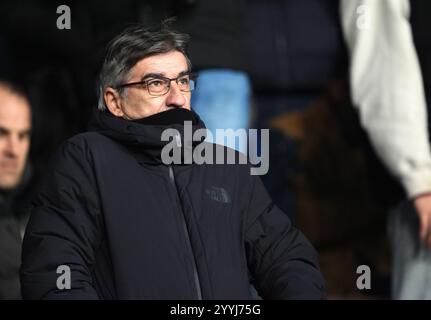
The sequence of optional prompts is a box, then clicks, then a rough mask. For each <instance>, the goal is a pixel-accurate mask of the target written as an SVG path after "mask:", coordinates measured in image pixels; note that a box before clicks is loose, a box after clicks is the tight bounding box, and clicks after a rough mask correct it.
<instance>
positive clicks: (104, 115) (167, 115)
mask: <svg viewBox="0 0 431 320" xmlns="http://www.w3.org/2000/svg"><path fill="white" fill-rule="evenodd" d="M184 121H191V124H192V133H194V132H195V131H196V130H198V129H205V124H204V123H203V122H202V120H201V119H200V118H199V116H198V115H197V114H196V113H195V112H194V111H189V110H186V109H182V108H176V109H172V110H169V111H165V112H161V113H158V114H155V115H152V116H150V117H147V118H143V119H140V120H125V119H123V118H119V117H116V116H114V115H112V114H111V113H110V112H106V111H105V112H103V111H99V110H97V109H96V110H95V111H94V113H93V117H92V119H91V121H90V124H89V130H90V131H95V132H98V133H100V134H102V135H104V136H106V137H108V138H110V139H112V140H115V141H116V142H118V143H120V144H121V145H124V146H125V147H127V148H128V149H130V150H131V151H133V152H134V153H135V154H136V155H137V157H138V160H139V162H141V163H145V164H152V165H157V164H163V162H162V159H161V152H162V149H163V147H165V146H166V145H167V144H168V143H171V142H172V141H162V133H163V132H164V131H165V130H167V129H176V130H177V131H178V133H179V134H180V136H181V142H182V143H181V146H179V147H180V148H181V149H182V154H184V146H187V145H191V146H192V148H194V147H195V146H196V145H198V144H200V143H201V142H202V140H203V139H202V140H201V141H193V140H192V141H191V143H190V142H188V140H189V137H187V134H186V135H185V134H184V133H185V130H184Z"/></svg>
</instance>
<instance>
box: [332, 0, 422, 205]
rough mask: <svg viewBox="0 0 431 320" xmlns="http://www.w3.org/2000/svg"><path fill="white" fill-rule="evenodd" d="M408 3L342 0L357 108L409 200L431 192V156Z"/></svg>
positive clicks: (364, 126)
mask: <svg viewBox="0 0 431 320" xmlns="http://www.w3.org/2000/svg"><path fill="white" fill-rule="evenodd" d="M409 11H410V7H409V2H408V0H378V1H376V0H341V6H340V15H341V24H342V28H343V33H344V37H345V40H346V43H347V46H348V48H349V51H350V82H351V91H352V99H353V103H354V105H355V106H356V108H357V109H358V112H359V117H360V121H361V125H362V127H363V128H364V129H365V130H366V131H367V133H368V136H369V138H370V140H371V143H372V145H373V147H374V150H375V151H376V153H377V155H378V156H379V158H380V159H381V160H382V162H383V163H384V164H385V165H386V166H387V168H388V169H389V170H390V172H391V173H392V174H393V175H395V176H396V177H397V178H398V179H399V181H400V182H401V184H402V185H403V187H404V188H405V190H406V192H407V195H408V196H409V197H416V196H418V195H420V194H424V193H427V192H431V153H430V146H429V140H428V129H427V111H426V102H425V95H424V89H423V82H422V76H421V70H420V66H419V62H418V57H417V54H416V50H415V47H414V43H413V37H412V31H411V26H410V23H409V14H410V12H409Z"/></svg>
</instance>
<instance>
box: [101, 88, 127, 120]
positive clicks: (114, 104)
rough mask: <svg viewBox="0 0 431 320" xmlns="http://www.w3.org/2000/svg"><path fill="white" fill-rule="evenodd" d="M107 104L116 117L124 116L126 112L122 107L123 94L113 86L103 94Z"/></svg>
mask: <svg viewBox="0 0 431 320" xmlns="http://www.w3.org/2000/svg"><path fill="white" fill-rule="evenodd" d="M103 98H104V99H105V104H106V106H107V107H108V109H109V111H110V112H111V113H112V114H113V115H114V116H116V117H123V116H124V112H123V109H122V108H121V96H120V94H119V93H118V91H117V90H115V89H114V88H111V87H107V88H106V89H105V92H104V94H103Z"/></svg>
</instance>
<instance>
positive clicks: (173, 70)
mask: <svg viewBox="0 0 431 320" xmlns="http://www.w3.org/2000/svg"><path fill="white" fill-rule="evenodd" d="M187 70H188V65H187V60H186V57H185V56H184V54H182V53H181V52H179V51H171V52H167V53H161V54H156V55H152V56H149V57H145V58H143V59H142V60H140V61H139V62H138V63H137V64H136V65H135V66H134V67H133V68H132V73H133V76H139V77H140V76H144V75H145V74H148V73H154V74H160V75H163V76H177V75H178V74H180V73H181V72H184V71H187Z"/></svg>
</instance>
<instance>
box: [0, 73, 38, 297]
mask: <svg viewBox="0 0 431 320" xmlns="http://www.w3.org/2000/svg"><path fill="white" fill-rule="evenodd" d="M30 130H31V110H30V104H29V101H28V100H27V98H26V97H25V95H24V94H23V93H22V92H21V91H20V90H19V89H17V88H15V87H14V86H13V85H11V84H9V83H7V82H3V81H0V299H19V298H20V296H21V294H20V285H19V267H20V261H21V243H22V233H23V229H24V223H22V222H21V221H20V217H21V215H19V214H18V212H17V209H16V207H15V202H16V198H17V195H18V194H19V193H20V191H21V190H22V188H23V187H24V185H25V184H26V183H27V181H28V177H29V172H28V166H27V155H28V152H29V148H30Z"/></svg>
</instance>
